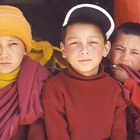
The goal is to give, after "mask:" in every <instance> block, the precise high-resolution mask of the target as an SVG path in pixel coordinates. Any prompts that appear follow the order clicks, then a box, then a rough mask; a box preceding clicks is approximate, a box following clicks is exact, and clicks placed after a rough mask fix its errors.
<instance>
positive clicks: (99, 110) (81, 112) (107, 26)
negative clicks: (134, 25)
mask: <svg viewBox="0 0 140 140" xmlns="http://www.w3.org/2000/svg"><path fill="white" fill-rule="evenodd" d="M113 29H114V22H113V20H112V18H111V16H110V15H109V13H108V12H107V11H105V10H104V9H103V8H101V7H99V6H97V5H94V4H80V5H77V6H75V7H73V8H72V9H70V10H69V12H68V13H67V15H66V18H65V20H64V23H63V31H62V42H61V44H60V47H61V49H62V52H63V53H62V54H63V57H64V58H66V60H67V62H68V63H69V66H68V68H67V69H65V70H64V71H62V72H60V73H59V74H58V75H56V76H54V77H52V78H51V79H50V80H48V81H47V82H46V84H45V87H44V91H43V92H44V93H43V96H44V97H43V106H44V112H45V122H46V130H47V135H48V140H107V139H110V140H125V139H126V120H125V106H126V105H125V102H124V100H123V97H122V90H121V88H120V86H119V85H118V83H117V81H116V80H114V79H113V78H111V77H110V76H109V75H108V74H107V73H105V72H104V68H103V65H101V60H102V57H106V56H107V54H108V52H109V50H110V46H111V45H110V42H109V41H108V40H107V39H106V38H108V37H109V36H110V34H111V33H112V32H113Z"/></svg>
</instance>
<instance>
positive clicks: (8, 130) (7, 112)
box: [0, 57, 49, 140]
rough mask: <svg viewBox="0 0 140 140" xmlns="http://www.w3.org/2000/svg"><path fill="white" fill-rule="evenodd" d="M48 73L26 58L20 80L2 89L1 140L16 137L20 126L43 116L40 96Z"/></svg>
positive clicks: (0, 103) (0, 104) (0, 93)
mask: <svg viewBox="0 0 140 140" xmlns="http://www.w3.org/2000/svg"><path fill="white" fill-rule="evenodd" d="M48 76H49V73H48V71H47V70H46V69H45V68H44V67H42V66H41V65H40V64H39V63H37V62H35V61H33V60H31V59H30V58H28V57H26V58H24V60H23V63H22V65H21V69H20V73H19V76H18V80H17V81H16V82H14V83H12V84H10V85H8V86H7V87H4V88H1V89H0V140H9V139H11V138H12V137H13V136H14V135H16V133H17V130H18V128H19V126H20V125H30V124H32V123H33V122H34V121H35V120H37V119H39V118H41V117H42V116H43V110H42V106H41V103H40V98H41V97H40V96H41V90H42V86H43V83H44V82H45V80H46V79H47V77H48Z"/></svg>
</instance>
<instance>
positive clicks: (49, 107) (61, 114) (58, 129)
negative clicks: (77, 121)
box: [43, 82, 70, 140]
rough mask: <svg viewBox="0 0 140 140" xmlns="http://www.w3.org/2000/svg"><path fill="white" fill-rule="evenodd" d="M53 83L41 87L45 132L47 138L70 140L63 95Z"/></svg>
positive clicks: (50, 139)
mask: <svg viewBox="0 0 140 140" xmlns="http://www.w3.org/2000/svg"><path fill="white" fill-rule="evenodd" d="M61 92H62V91H59V90H58V89H57V88H56V87H55V86H54V84H53V83H49V82H47V83H46V84H45V87H44V89H43V108H44V118H45V125H46V132H47V136H48V139H49V140H70V137H69V134H68V130H67V129H68V122H67V119H66V113H65V112H66V111H65V107H64V106H65V105H64V97H63V95H62V93H61Z"/></svg>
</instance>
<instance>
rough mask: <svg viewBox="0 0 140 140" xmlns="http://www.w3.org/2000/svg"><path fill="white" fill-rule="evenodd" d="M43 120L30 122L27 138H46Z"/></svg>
mask: <svg viewBox="0 0 140 140" xmlns="http://www.w3.org/2000/svg"><path fill="white" fill-rule="evenodd" d="M46 139H47V135H46V131H45V122H44V120H43V119H38V120H36V121H34V122H33V123H32V125H31V126H30V128H29V132H28V140H46Z"/></svg>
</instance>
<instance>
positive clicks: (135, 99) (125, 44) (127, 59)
mask: <svg viewBox="0 0 140 140" xmlns="http://www.w3.org/2000/svg"><path fill="white" fill-rule="evenodd" d="M111 40H112V49H111V52H110V61H111V63H112V74H113V76H114V77H115V78H116V79H117V80H119V81H120V82H121V83H122V85H123V86H124V96H125V98H126V100H127V101H128V105H129V107H128V109H127V117H128V139H129V140H138V139H140V86H139V83H140V46H139V44H140V24H139V23H134V22H128V23H124V24H122V25H120V26H119V27H118V28H117V29H116V30H115V32H114V33H113V35H112V37H111Z"/></svg>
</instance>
